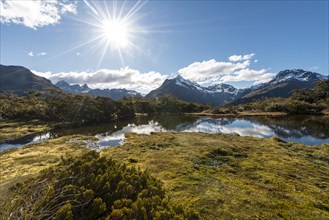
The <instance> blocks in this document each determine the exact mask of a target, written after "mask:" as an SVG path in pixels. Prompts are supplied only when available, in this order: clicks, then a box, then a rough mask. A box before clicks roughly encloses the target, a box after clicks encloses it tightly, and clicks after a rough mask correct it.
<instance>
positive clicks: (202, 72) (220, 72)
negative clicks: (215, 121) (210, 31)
mask: <svg viewBox="0 0 329 220" xmlns="http://www.w3.org/2000/svg"><path fill="white" fill-rule="evenodd" d="M253 56H255V54H254V53H251V54H247V55H238V56H237V55H234V56H230V57H229V60H230V61H231V62H223V61H216V60H214V59H211V60H208V61H203V62H195V63H192V64H190V65H189V66H187V67H184V68H182V69H180V70H178V73H179V74H181V75H182V76H183V77H184V78H186V79H189V80H192V81H195V82H198V83H199V84H200V85H203V86H209V85H213V84H218V83H229V82H238V81H251V82H253V83H262V82H266V81H269V80H270V79H271V78H272V77H273V74H272V73H268V72H267V71H268V69H261V70H253V69H251V68H250V65H251V60H250V59H251V58H252V57H253ZM238 60H239V61H240V62H237V61H238Z"/></svg>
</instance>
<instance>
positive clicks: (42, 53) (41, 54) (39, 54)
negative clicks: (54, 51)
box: [37, 52, 47, 57]
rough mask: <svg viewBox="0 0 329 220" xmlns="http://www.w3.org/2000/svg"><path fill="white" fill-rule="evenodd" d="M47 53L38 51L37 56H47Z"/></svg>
mask: <svg viewBox="0 0 329 220" xmlns="http://www.w3.org/2000/svg"><path fill="white" fill-rule="evenodd" d="M46 55H47V53H46V52H41V53H38V54H37V56H38V57H40V56H46Z"/></svg>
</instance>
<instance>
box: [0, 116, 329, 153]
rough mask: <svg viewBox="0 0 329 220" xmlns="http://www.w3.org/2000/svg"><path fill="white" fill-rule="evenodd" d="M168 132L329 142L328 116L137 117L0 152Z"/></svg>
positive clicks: (109, 142)
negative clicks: (71, 139)
mask: <svg viewBox="0 0 329 220" xmlns="http://www.w3.org/2000/svg"><path fill="white" fill-rule="evenodd" d="M166 131H171V132H202V133H211V134H217V133H218V134H221V133H222V134H236V135H240V136H252V137H257V138H271V137H278V138H279V139H281V140H282V141H284V142H296V143H301V144H305V145H309V146H315V145H321V144H326V143H329V116H271V117H270V116H253V117H192V116H185V115H153V116H137V117H135V118H134V119H130V120H125V121H120V122H115V123H106V124H98V125H92V126H84V127H80V128H75V129H59V130H50V131H47V132H41V133H34V134H31V135H27V136H23V137H21V138H18V139H13V140H9V141H6V142H4V143H2V144H0V151H2V150H5V149H8V148H17V147H21V146H24V145H28V144H32V143H37V142H41V141H45V140H48V139H52V138H55V137H62V136H67V135H74V134H79V135H88V136H94V137H95V138H96V141H92V142H90V143H89V144H87V146H88V147H89V148H95V149H96V150H100V149H102V148H106V147H113V146H120V145H122V144H123V142H124V140H125V135H126V134H127V133H137V134H151V133H152V132H166Z"/></svg>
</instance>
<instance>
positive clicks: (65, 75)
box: [33, 67, 167, 94]
mask: <svg viewBox="0 0 329 220" xmlns="http://www.w3.org/2000/svg"><path fill="white" fill-rule="evenodd" d="M33 72H34V73H35V74H37V75H39V76H43V77H46V78H48V79H50V80H51V81H52V82H53V83H57V82H58V81H61V80H64V81H66V82H68V83H70V84H75V83H77V84H84V83H87V84H88V86H90V87H91V88H100V89H112V88H125V89H132V90H136V91H138V92H141V93H143V94H146V93H148V92H150V91H151V90H153V89H156V88H158V87H159V86H160V85H161V84H162V83H163V81H164V80H165V79H166V78H167V76H165V75H162V74H160V73H159V72H154V71H150V72H147V73H141V72H140V71H138V70H134V69H131V68H129V67H125V68H121V69H120V70H109V69H101V70H97V71H95V72H61V73H51V72H37V71H33Z"/></svg>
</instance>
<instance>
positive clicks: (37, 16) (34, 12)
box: [0, 0, 77, 29]
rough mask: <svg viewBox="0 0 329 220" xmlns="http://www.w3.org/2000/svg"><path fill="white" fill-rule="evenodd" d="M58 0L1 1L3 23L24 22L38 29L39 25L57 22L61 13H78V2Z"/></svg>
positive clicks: (25, 24)
mask: <svg viewBox="0 0 329 220" xmlns="http://www.w3.org/2000/svg"><path fill="white" fill-rule="evenodd" d="M67 2H68V1H58V0H51V1H46V0H24V1H23V0H20V1H18V0H17V1H15V0H11V1H10V0H3V1H0V11H1V14H0V21H1V23H15V24H23V25H24V26H26V27H30V28H33V29H36V28H38V27H43V26H47V25H50V24H57V23H59V21H60V19H61V15H62V14H65V13H74V14H76V13H77V10H76V3H75V2H74V3H67Z"/></svg>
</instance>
